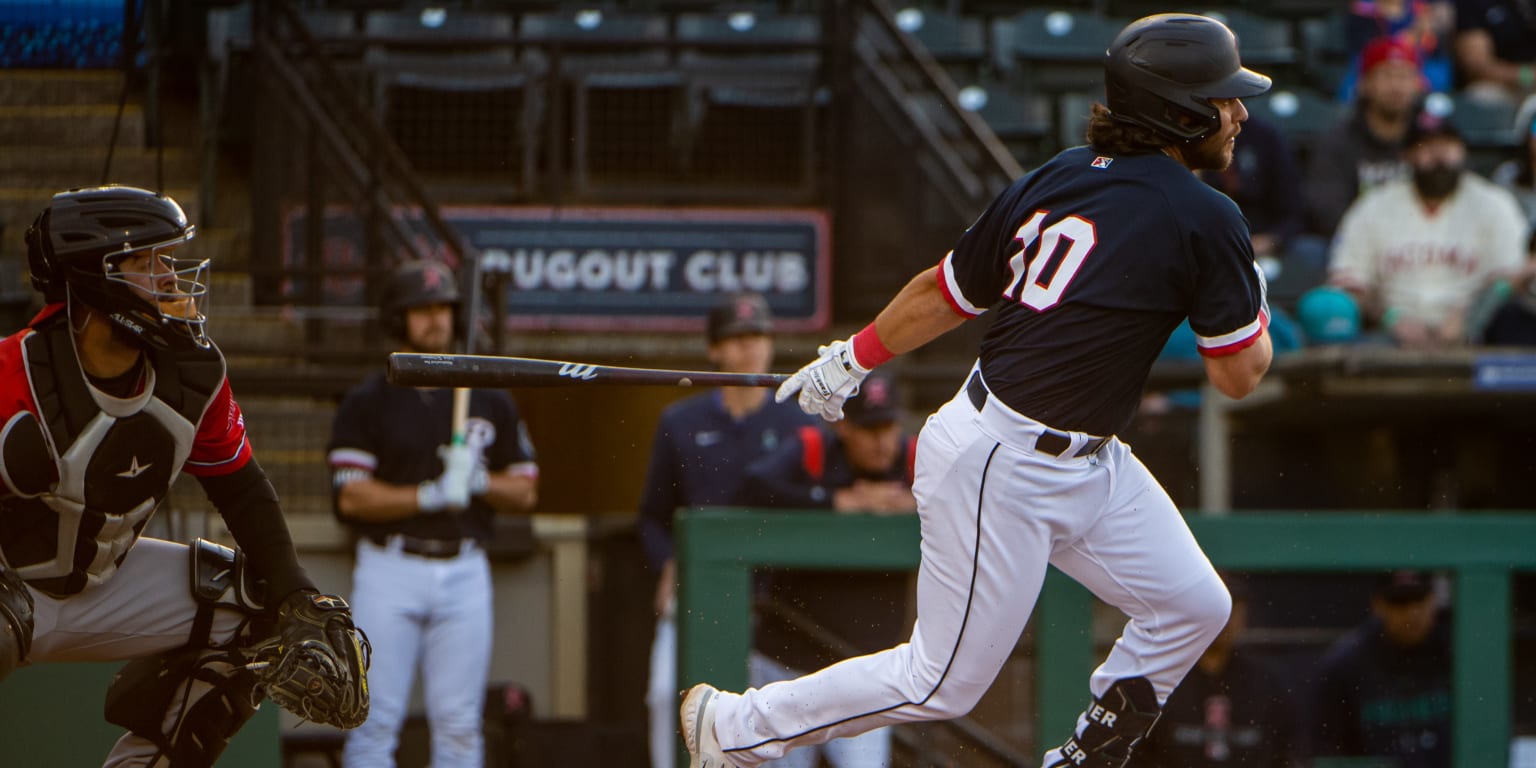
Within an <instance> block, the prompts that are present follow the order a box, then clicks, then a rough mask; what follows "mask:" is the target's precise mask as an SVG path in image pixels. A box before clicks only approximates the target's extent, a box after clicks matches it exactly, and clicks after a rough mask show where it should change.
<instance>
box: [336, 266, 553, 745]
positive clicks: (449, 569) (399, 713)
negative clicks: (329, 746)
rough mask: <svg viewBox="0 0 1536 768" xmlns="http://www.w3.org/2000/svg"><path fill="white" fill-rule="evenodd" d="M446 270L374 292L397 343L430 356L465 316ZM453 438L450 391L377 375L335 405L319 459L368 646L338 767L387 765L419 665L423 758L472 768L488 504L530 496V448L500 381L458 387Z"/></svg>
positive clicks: (482, 675) (477, 730)
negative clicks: (462, 397) (342, 528)
mask: <svg viewBox="0 0 1536 768" xmlns="http://www.w3.org/2000/svg"><path fill="white" fill-rule="evenodd" d="M460 304H461V302H460V296H459V289H458V286H457V285H456V283H455V281H454V276H453V273H452V272H451V271H450V270H449V269H448V267H447V266H445V265H443V264H442V263H439V262H435V261H410V262H406V263H404V264H401V265H400V266H398V267H396V268H395V271H394V273H393V274H391V275H390V280H389V283H388V285H387V287H386V290H385V296H384V301H383V307H382V318H383V325H384V328H385V330H386V331H387V332H388V333H389V335H390V336H392V337H394V338H395V339H396V340H397V341H399V342H400V344H401V346H402V348H403V349H405V350H407V351H411V352H420V353H423V354H440V353H444V352H447V351H449V350H450V349H451V348H452V347H453V343H454V338H455V336H456V334H457V333H459V329H461V328H463V327H464V324H465V323H466V322H467V319H466V318H465V317H464V314H463V312H462V308H461V306H460ZM469 395H470V398H469V406H468V407H469V410H468V415H467V418H466V419H465V433H466V437H465V441H464V443H463V444H455V443H453V441H452V429H451V426H452V421H453V419H452V411H453V398H454V391H453V390H452V389H447V388H431V387H403V386H397V385H393V384H390V383H389V382H388V381H387V380H386V378H385V375H384V372H383V371H379V372H377V373H375V374H372V375H370V376H369V377H368V378H367V379H364V380H363V381H362V382H361V383H359V384H358V385H357V386H355V387H353V388H352V390H351V391H349V392H348V393H347V395H346V397H345V398H344V399H343V400H342V403H341V406H340V407H339V408H337V409H336V419H335V422H334V424H333V426H332V430H331V442H330V446H329V451H328V456H327V460H328V461H329V463H330V466H331V470H332V485H333V488H334V490H335V507H336V513H337V515H338V516H339V517H340V518H341V520H342V521H343V522H345V523H347V524H348V525H349V526H350V527H351V528H352V529H353V531H354V532H356V533H357V534H358V541H357V564H356V567H355V568H354V569H353V571H352V602H353V605H354V606H355V610H356V612H357V620H358V623H359V624H361V625H362V626H363V628H364V629H366V630H367V631H368V634H369V637H370V639H371V640H372V641H373V652H374V665H373V671H374V673H373V675H372V677H371V678H370V682H371V683H372V685H373V716H372V717H370V718H369V719H368V722H366V723H364V724H363V725H362V726H360V727H359V728H358V729H357V730H355V731H353V732H352V733H351V734H349V735H348V738H347V745H346V749H345V750H344V752H343V755H342V763H343V764H344V765H345V766H346V767H347V768H382V767H383V766H393V765H394V764H395V747H396V745H397V744H398V743H399V735H400V726H401V725H402V724H403V723H404V722H405V715H406V707H407V705H408V704H409V703H410V695H411V686H412V684H413V681H414V680H415V677H416V669H417V667H418V666H419V667H420V668H421V672H422V687H423V690H424V691H425V694H426V696H425V698H426V702H427V719H428V725H429V726H430V730H431V732H432V761H431V762H432V765H434V766H437V767H438V768H478V766H480V765H482V764H483V763H484V761H485V758H484V752H485V745H484V739H483V737H482V735H481V727H482V720H483V716H484V704H485V685H486V680H487V676H488V675H489V674H490V667H491V651H492V636H491V634H492V633H491V565H490V561H489V560H488V559H487V557H486V552H485V544H486V542H487V541H489V540H490V538H491V534H492V525H491V523H492V518H493V516H494V515H495V514H497V513H503V514H510V513H517V512H527V511H528V510H530V509H532V508H533V506H534V504H535V503H536V502H537V500H538V465H537V464H536V463H535V459H536V457H535V455H534V450H533V443H532V441H531V440H529V439H528V431H527V429H526V427H525V426H524V424H523V421H522V419H521V417H520V416H519V414H518V411H517V405H516V403H514V402H513V400H512V396H511V395H509V394H507V392H506V391H505V390H493V389H476V390H472V391H470V393H469Z"/></svg>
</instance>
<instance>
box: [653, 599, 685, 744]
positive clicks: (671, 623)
mask: <svg viewBox="0 0 1536 768" xmlns="http://www.w3.org/2000/svg"><path fill="white" fill-rule="evenodd" d="M675 611H676V602H675V601H674V602H673V603H669V604H668V605H667V612H666V613H665V614H663V615H662V616H661V618H658V619H657V620H656V637H655V639H654V640H652V641H651V678H650V681H649V682H648V683H647V685H646V689H645V705H646V708H647V709H649V710H650V714H651V732H650V745H651V768H677V758H676V753H677V706H678V701H679V699H678V696H677V618H676V615H675Z"/></svg>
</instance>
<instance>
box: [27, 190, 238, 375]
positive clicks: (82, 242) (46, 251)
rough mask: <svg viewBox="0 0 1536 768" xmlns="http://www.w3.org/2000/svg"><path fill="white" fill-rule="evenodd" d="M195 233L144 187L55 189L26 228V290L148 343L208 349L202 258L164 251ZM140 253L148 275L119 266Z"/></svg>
mask: <svg viewBox="0 0 1536 768" xmlns="http://www.w3.org/2000/svg"><path fill="white" fill-rule="evenodd" d="M196 233H197V228H196V227H194V226H192V225H191V224H189V223H187V215H186V213H184V212H183V211H182V210H181V206H180V205H177V204H176V201H175V200H172V199H171V198H169V197H166V196H165V195H161V194H157V193H155V192H151V191H149V190H147V189H139V188H137V187H124V186H118V185H109V186H104V187H88V188H82V189H71V190H69V191H67V192H60V193H59V194H57V195H54V196H53V200H52V202H51V203H49V205H48V207H47V208H44V209H43V211H42V213H40V214H38V216H37V218H36V220H34V221H33V222H32V226H31V227H30V228H28V229H27V235H26V240H27V265H28V268H29V270H30V271H31V273H32V287H33V288H36V289H37V290H38V291H40V292H41V293H42V294H43V299H44V300H45V301H47V302H49V303H54V302H60V301H64V300H65V299H66V298H68V297H70V296H73V297H74V298H76V299H77V300H79V301H80V302H82V303H84V304H85V305H86V306H88V307H91V308H93V309H96V310H99V311H100V312H101V313H102V314H104V315H105V316H106V317H107V318H108V319H110V320H112V321H113V322H115V323H117V324H118V325H119V326H121V327H122V328H123V329H125V330H127V331H128V332H130V333H131V334H133V335H134V336H135V337H136V338H138V339H140V340H141V341H143V342H144V343H146V344H148V345H151V346H154V347H157V348H167V347H173V346H185V345H188V344H190V345H193V346H196V347H199V348H207V347H208V346H209V342H208V336H207V333H206V332H205V330H204V324H205V323H206V321H207V316H206V315H205V314H204V311H205V309H206V298H207V294H208V282H207V277H208V274H207V273H208V260H207V259H188V258H172V257H171V256H170V254H169V252H168V249H170V248H173V247H175V246H178V245H181V244H182V243H185V242H186V241H188V240H191V239H192V238H193V237H194V236H195V235H196ZM143 251H149V252H150V253H151V255H152V257H151V261H150V266H149V270H150V271H149V272H146V273H137V274H135V273H127V272H124V271H122V268H121V266H122V263H123V261H124V259H125V257H128V256H130V255H132V254H136V253H140V252H143Z"/></svg>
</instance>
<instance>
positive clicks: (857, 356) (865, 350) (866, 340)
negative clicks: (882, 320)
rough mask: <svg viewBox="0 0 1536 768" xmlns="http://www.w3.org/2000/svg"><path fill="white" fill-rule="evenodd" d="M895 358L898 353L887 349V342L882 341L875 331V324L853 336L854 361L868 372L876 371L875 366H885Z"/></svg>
mask: <svg viewBox="0 0 1536 768" xmlns="http://www.w3.org/2000/svg"><path fill="white" fill-rule="evenodd" d="M895 356H896V353H894V352H892V351H891V350H889V349H887V348H886V346H885V342H883V341H881V340H880V333H879V332H878V331H876V330H875V324H874V323H870V324H869V325H867V326H865V327H864V330H862V331H859V332H858V333H855V334H854V335H853V359H854V361H855V362H857V363H858V364H859V365H862V366H864V368H865V369H866V370H874V369H875V366H878V365H883V364H885V363H887V362H889V361H890V359H891V358H893V357H895Z"/></svg>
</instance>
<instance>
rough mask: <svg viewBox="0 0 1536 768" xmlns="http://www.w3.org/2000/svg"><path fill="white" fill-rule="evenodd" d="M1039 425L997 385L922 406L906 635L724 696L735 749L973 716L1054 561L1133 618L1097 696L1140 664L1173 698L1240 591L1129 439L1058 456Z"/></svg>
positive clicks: (748, 757)
mask: <svg viewBox="0 0 1536 768" xmlns="http://www.w3.org/2000/svg"><path fill="white" fill-rule="evenodd" d="M1043 429H1044V427H1043V426H1042V425H1041V424H1039V423H1038V422H1035V421H1033V420H1031V419H1029V418H1026V417H1024V416H1022V415H1020V414H1018V413H1016V412H1014V411H1012V410H1010V409H1008V408H1007V407H1006V406H1004V405H1002V403H1000V402H999V401H997V400H996V399H995V398H992V397H990V396H988V398H987V401H986V404H985V407H984V408H983V409H982V410H981V411H979V412H978V411H977V409H976V408H975V406H973V405H972V403H971V401H970V399H969V398H968V397H967V396H966V394H965V392H964V391H963V390H962V391H961V392H960V394H959V395H958V396H956V398H955V399H954V400H951V401H950V402H949V403H948V404H946V405H944V407H942V408H940V409H939V411H938V412H937V413H935V414H934V415H932V416H930V417H929V418H928V422H927V424H926V425H925V426H924V428H923V431H922V434H921V436H920V437H919V440H918V444H917V477H916V483H915V484H914V486H913V491H914V493H915V495H916V496H917V502H918V515H919V518H920V522H921V533H922V561H921V564H920V565H919V567H918V586H917V617H918V618H917V623H916V625H915V626H914V628H913V633H912V639H911V640H910V641H909V642H907V643H904V644H902V645H898V646H896V647H895V648H892V649H890V650H886V651H881V652H879V653H874V654H871V655H868V656H860V657H857V658H853V659H848V660H846V661H843V662H840V663H838V664H835V665H833V666H831V667H828V668H826V669H823V670H821V671H819V672H816V673H813V674H810V675H807V676H805V677H802V678H799V679H797V680H792V681H788V682H782V683H774V684H772V685H768V686H765V687H763V688H761V689H749V690H747V691H746V692H745V693H742V694H739V695H737V694H727V695H724V696H722V697H720V700H719V704H718V705H717V708H716V715H715V718H716V719H715V733H716V735H717V737H718V738H719V740H720V744H721V746H722V748H724V749H725V750H726V751H727V756H728V757H729V758H730V759H731V760H733V761H734V762H736V763H737V764H739V765H740V766H742V768H756V766H760V765H762V764H763V763H765V762H766V761H768V760H771V759H774V758H778V757H781V756H783V755H784V754H785V752H787V751H789V750H790V749H793V748H795V747H799V746H803V745H807V744H819V743H823V742H825V741H827V740H828V739H833V738H841V737H847V736H852V735H856V734H859V733H864V732H865V731H868V730H871V729H873V728H879V727H881V726H886V725H892V724H895V723H903V722H912V721H922V720H943V719H950V718H954V717H959V716H961V715H964V714H966V713H968V712H970V711H971V709H972V708H973V707H974V706H975V705H976V702H977V701H978V700H980V699H981V696H982V694H983V693H985V692H986V690H987V689H988V687H990V686H991V684H992V681H993V679H994V678H995V677H996V676H997V673H998V671H999V670H1000V669H1001V668H1002V666H1003V662H1004V661H1005V660H1006V659H1007V658H1008V656H1009V654H1010V653H1011V652H1012V650H1013V648H1014V645H1015V644H1016V642H1017V641H1018V638H1019V635H1020V633H1021V632H1023V630H1024V624H1025V622H1026V621H1027V620H1028V619H1029V615H1030V613H1031V611H1033V610H1034V606H1035V599H1036V598H1037V597H1038V596H1039V593H1040V587H1041V584H1042V582H1043V580H1044V578H1045V572H1046V565H1047V563H1049V564H1052V565H1055V566H1056V567H1057V568H1059V569H1060V570H1061V571H1063V572H1064V573H1066V574H1067V575H1068V576H1071V577H1072V578H1073V579H1075V580H1077V581H1078V582H1080V583H1081V584H1083V585H1084V586H1086V587H1087V588H1088V589H1089V590H1090V591H1092V592H1093V593H1094V594H1095V595H1097V596H1098V597H1099V598H1100V599H1102V600H1104V601H1105V602H1107V603H1109V604H1111V605H1114V606H1116V607H1117V608H1119V609H1120V610H1122V611H1124V612H1125V613H1126V614H1127V615H1128V616H1129V617H1130V621H1129V622H1128V623H1127V624H1126V626H1125V629H1124V631H1123V632H1122V634H1121V636H1120V638H1119V639H1118V640H1117V641H1116V642H1115V645H1114V648H1113V649H1112V650H1111V652H1110V654H1109V657H1108V658H1107V659H1105V661H1104V663H1103V664H1101V665H1100V666H1099V668H1098V669H1096V670H1095V671H1094V672H1093V675H1092V677H1091V679H1090V681H1089V689H1090V692H1091V693H1092V694H1093V695H1094V696H1099V695H1102V694H1103V693H1104V691H1105V690H1106V689H1107V688H1108V687H1109V686H1110V684H1111V683H1113V682H1114V681H1115V680H1117V679H1120V678H1127V677H1135V676H1144V677H1146V678H1148V679H1149V680H1151V682H1152V684H1153V687H1154V688H1155V690H1156V691H1157V696H1158V701H1159V702H1162V701H1164V700H1166V699H1167V697H1168V694H1169V693H1171V692H1172V690H1173V689H1174V687H1175V686H1177V685H1178V683H1179V681H1180V680H1182V679H1183V677H1184V674H1185V673H1186V672H1188V671H1189V668H1190V667H1191V666H1193V665H1194V663H1195V660H1196V659H1198V658H1199V656H1200V653H1201V652H1202V651H1204V649H1205V647H1206V646H1207V645H1209V644H1210V641H1211V640H1212V639H1213V638H1214V637H1215V636H1216V634H1217V633H1218V632H1220V630H1221V628H1222V626H1223V625H1224V624H1225V623H1226V620H1227V615H1228V613H1229V612H1230V609H1231V598H1230V597H1229V596H1228V594H1227V591H1226V588H1225V586H1223V584H1222V582H1221V580H1220V578H1219V577H1218V576H1217V575H1216V572H1215V570H1214V569H1212V568H1211V564H1210V562H1209V561H1208V560H1207V559H1206V557H1205V555H1204V554H1203V553H1202V552H1201V551H1200V548H1199V546H1198V545H1197V544H1196V543H1195V540H1194V537H1193V536H1192V535H1191V534H1190V532H1189V529H1188V527H1186V526H1185V524H1184V520H1183V519H1182V518H1181V517H1180V516H1179V512H1178V510H1177V509H1176V508H1175V507H1174V505H1173V502H1172V501H1171V500H1170V499H1169V498H1168V495H1167V494H1166V493H1165V492H1164V491H1163V489H1162V487H1161V486H1159V485H1158V483H1157V481H1156V480H1155V479H1154V478H1153V477H1152V474H1151V473H1150V472H1148V471H1147V469H1146V467H1145V466H1143V465H1142V463H1141V462H1140V461H1138V460H1137V459H1136V457H1135V456H1133V455H1132V454H1131V450H1130V448H1129V447H1128V446H1126V445H1125V444H1123V443H1121V442H1120V441H1118V440H1111V441H1109V443H1108V444H1107V445H1105V446H1104V448H1103V449H1102V450H1100V451H1099V453H1098V454H1097V455H1095V456H1092V457H1087V458H1070V456H1071V454H1072V453H1073V452H1074V451H1075V450H1076V449H1077V448H1078V447H1079V446H1081V445H1083V444H1084V442H1085V441H1086V440H1087V439H1088V438H1087V436H1085V435H1082V434H1074V435H1072V447H1071V448H1070V449H1068V450H1067V451H1066V455H1067V456H1068V457H1069V458H1057V457H1054V456H1051V455H1049V454H1044V453H1036V452H1035V450H1034V443H1035V439H1036V437H1037V436H1038V435H1039V434H1040V433H1041V431H1042V430H1043ZM1084 703H1085V704H1086V703H1087V700H1086V697H1085V699H1084ZM1068 735H1069V734H1065V733H1063V734H1059V735H1056V736H1053V735H1049V734H1046V735H1044V738H1045V739H1046V740H1047V741H1048V742H1049V741H1050V740H1052V739H1058V738H1059V739H1060V740H1062V741H1065V740H1066V738H1067V736H1068Z"/></svg>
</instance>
